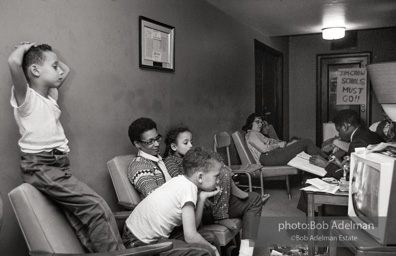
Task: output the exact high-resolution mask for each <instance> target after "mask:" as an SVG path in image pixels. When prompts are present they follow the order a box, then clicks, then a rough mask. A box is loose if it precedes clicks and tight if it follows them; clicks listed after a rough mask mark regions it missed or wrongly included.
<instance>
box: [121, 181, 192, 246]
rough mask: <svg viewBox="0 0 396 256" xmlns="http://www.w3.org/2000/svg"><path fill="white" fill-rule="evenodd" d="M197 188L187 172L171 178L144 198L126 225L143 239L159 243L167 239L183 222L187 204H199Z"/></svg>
mask: <svg viewBox="0 0 396 256" xmlns="http://www.w3.org/2000/svg"><path fill="white" fill-rule="evenodd" d="M197 198H198V187H197V186H196V185H195V184H194V183H192V182H191V181H190V180H188V179H187V178H186V177H185V176H184V175H179V176H177V177H175V178H172V179H170V180H169V181H168V182H166V183H165V184H164V185H162V186H161V187H159V188H157V189H156V190H155V191H154V192H153V193H151V194H150V195H148V196H147V197H146V198H145V199H144V200H142V201H141V202H140V203H139V204H138V205H137V206H136V208H135V209H134V210H133V211H132V213H131V215H130V216H129V217H128V219H127V220H126V222H125V223H126V225H127V226H128V228H129V229H130V230H131V231H132V233H133V234H134V235H135V236H136V238H138V239H139V240H140V241H142V242H144V243H152V242H156V241H158V240H159V239H161V238H168V237H169V235H170V233H171V232H172V231H173V229H174V228H175V227H178V226H181V225H182V210H183V207H184V206H185V204H186V203H188V202H192V203H193V204H194V207H195V205H196V203H197Z"/></svg>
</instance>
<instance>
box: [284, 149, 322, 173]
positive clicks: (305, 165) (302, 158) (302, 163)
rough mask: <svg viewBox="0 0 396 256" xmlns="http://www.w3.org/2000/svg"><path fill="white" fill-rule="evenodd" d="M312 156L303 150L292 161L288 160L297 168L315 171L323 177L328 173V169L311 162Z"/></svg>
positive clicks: (289, 163)
mask: <svg viewBox="0 0 396 256" xmlns="http://www.w3.org/2000/svg"><path fill="white" fill-rule="evenodd" d="M310 157H311V155H309V154H307V153H305V152H301V153H299V154H297V155H296V156H295V157H294V158H293V159H292V160H290V162H288V163H287V164H288V165H290V166H293V167H296V168H297V169H300V170H303V171H306V172H310V173H313V174H315V175H318V176H320V177H323V176H325V175H326V173H327V172H326V170H325V169H324V168H322V167H319V166H316V165H313V164H311V163H309V158H310Z"/></svg>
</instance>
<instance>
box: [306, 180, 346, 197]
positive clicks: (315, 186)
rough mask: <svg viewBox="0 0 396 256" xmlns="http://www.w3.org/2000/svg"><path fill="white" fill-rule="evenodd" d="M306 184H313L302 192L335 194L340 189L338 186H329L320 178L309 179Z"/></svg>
mask: <svg viewBox="0 0 396 256" xmlns="http://www.w3.org/2000/svg"><path fill="white" fill-rule="evenodd" d="M306 183H308V184H311V186H308V187H305V188H302V189H301V190H305V191H313V192H324V193H330V194H335V193H336V192H337V190H338V189H339V186H338V185H336V184H329V183H327V182H325V181H323V180H321V179H318V178H314V179H308V180H307V182H306Z"/></svg>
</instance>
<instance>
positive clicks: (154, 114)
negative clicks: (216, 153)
mask: <svg viewBox="0 0 396 256" xmlns="http://www.w3.org/2000/svg"><path fill="white" fill-rule="evenodd" d="M139 15H143V16H146V17H149V18H151V19H154V20H157V21H160V22H163V23H165V24H169V25H172V26H174V27H175V28H176V34H175V35H176V51H175V52H176V61H175V63H176V71H175V73H164V72H157V71H150V70H142V69H139V67H138V55H139V47H138V41H139V40H138V38H139V37H138V17H139ZM0 35H1V41H0V49H1V51H0V59H1V60H3V61H1V62H0V84H1V85H2V86H1V87H0V120H1V123H0V155H1V161H0V170H1V179H0V192H1V195H2V197H3V199H4V219H3V225H2V230H1V234H0V255H15V256H18V255H27V248H26V245H25V242H24V239H23V237H22V234H21V232H20V230H19V227H18V224H17V221H16V219H15V216H14V214H13V212H12V209H11V206H10V203H9V201H8V199H7V194H8V192H9V191H10V190H12V189H13V188H14V187H16V186H18V185H19V184H20V183H21V179H20V174H19V169H18V163H19V159H18V152H19V151H18V150H19V149H18V146H17V140H18V138H19V134H18V130H17V126H16V124H15V121H14V118H13V114H12V108H11V106H10V104H9V98H10V88H11V78H10V75H9V71H8V67H7V62H6V59H7V58H8V56H9V54H10V53H11V52H12V51H13V49H14V45H16V44H17V43H18V42H20V41H22V40H33V41H37V42H39V43H41V42H45V43H48V44H51V45H52V46H53V47H54V49H55V52H56V53H57V54H58V56H59V58H60V59H62V60H63V61H64V62H65V63H67V64H68V65H69V66H70V67H71V74H70V75H69V78H68V79H67V80H66V81H65V83H64V84H63V86H62V88H61V90H60V91H61V96H60V99H59V104H60V106H61V109H62V116H61V122H62V124H63V126H64V128H65V132H66V135H67V136H68V139H69V141H70V144H69V145H70V147H71V153H70V158H71V162H72V168H73V172H74V175H75V176H76V177H78V178H79V179H81V180H82V181H83V182H85V183H87V184H88V185H89V186H91V187H92V188H93V189H94V190H95V191H97V192H98V193H99V194H100V195H102V196H103V197H104V198H105V200H106V201H107V202H108V203H109V205H110V207H111V208H112V209H113V210H120V208H119V207H118V206H117V204H116V196H115V193H114V190H113V187H112V184H111V182H110V178H109V175H108V171H107V168H106V161H108V160H109V159H111V158H112V157H114V156H115V155H121V154H128V153H130V152H134V150H135V149H134V148H133V147H132V146H131V145H130V142H129V141H128V137H127V127H128V126H129V124H130V123H131V122H132V121H133V120H134V119H136V118H138V117H140V116H148V117H151V118H153V119H154V120H155V121H156V122H157V123H158V129H159V132H160V133H162V134H165V133H166V130H167V129H168V128H169V126H170V124H181V123H183V124H185V125H188V126H190V127H191V129H192V130H193V133H194V136H195V138H194V139H195V142H196V143H195V144H202V145H205V146H207V147H212V144H213V142H212V138H213V134H214V132H215V131H218V130H219V131H220V130H226V131H234V130H236V129H239V128H240V127H241V125H242V123H243V122H244V120H245V118H246V116H247V115H248V114H250V113H251V112H253V111H254V39H258V40H260V41H261V42H263V43H265V44H267V45H269V46H270V47H273V48H275V49H277V50H278V51H282V52H285V53H286V54H287V47H288V45H287V40H286V39H269V38H266V37H264V36H262V35H260V34H259V33H258V32H257V31H255V30H252V29H250V28H249V27H246V26H245V25H242V24H239V23H237V22H236V21H235V20H233V19H232V18H230V17H229V16H227V15H225V14H224V13H222V12H220V11H218V10H217V9H214V8H213V7H212V6H211V5H209V4H208V3H206V2H205V1H203V0H199V1H198V0H168V1H160V0H112V1H110V0H85V1H75V0H51V1H43V0H19V1H14V0H4V1H1V2H0ZM285 63H286V68H285V74H287V72H288V71H287V60H285ZM286 87H287V83H286ZM286 104H287V103H286Z"/></svg>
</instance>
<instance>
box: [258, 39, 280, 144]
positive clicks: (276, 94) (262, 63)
mask: <svg viewBox="0 0 396 256" xmlns="http://www.w3.org/2000/svg"><path fill="white" fill-rule="evenodd" d="M254 50H255V51H254V53H255V77H256V78H255V83H256V86H255V87H256V96H255V97H256V101H255V112H256V113H262V114H265V115H266V117H267V120H268V121H269V123H270V124H272V125H273V126H274V128H275V131H276V133H277V134H278V136H279V138H283V100H282V99H283V81H282V73H283V69H282V65H283V64H282V62H283V55H282V53H281V52H278V51H276V50H274V49H272V48H270V47H268V46H266V45H265V44H263V43H261V42H260V41H257V40H254Z"/></svg>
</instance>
